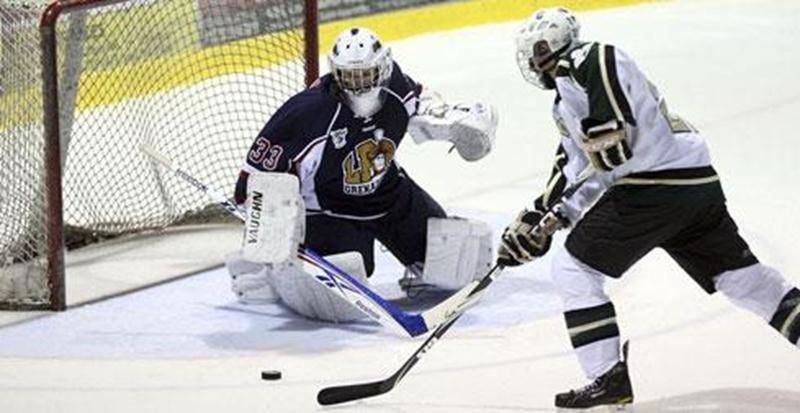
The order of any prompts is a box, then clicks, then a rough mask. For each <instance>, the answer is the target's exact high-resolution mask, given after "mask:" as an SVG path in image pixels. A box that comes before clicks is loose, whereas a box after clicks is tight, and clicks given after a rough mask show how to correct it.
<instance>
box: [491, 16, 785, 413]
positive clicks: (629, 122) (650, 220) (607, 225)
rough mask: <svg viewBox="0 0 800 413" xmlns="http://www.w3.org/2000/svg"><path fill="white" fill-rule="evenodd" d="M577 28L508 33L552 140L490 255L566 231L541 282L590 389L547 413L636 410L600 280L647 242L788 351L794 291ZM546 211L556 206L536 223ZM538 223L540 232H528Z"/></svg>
mask: <svg viewBox="0 0 800 413" xmlns="http://www.w3.org/2000/svg"><path fill="white" fill-rule="evenodd" d="M579 30H580V26H579V23H578V21H577V20H576V19H575V17H574V16H573V15H572V14H571V13H570V12H569V11H568V10H566V9H563V8H557V9H545V10H541V11H538V12H536V13H535V14H533V15H532V16H531V17H530V19H529V20H528V21H526V22H525V23H524V25H523V26H522V27H521V29H520V31H519V33H518V35H517V39H516V42H517V62H518V64H519V68H520V70H521V72H522V75H523V76H524V78H525V79H526V80H528V81H529V82H531V83H533V84H534V85H536V86H538V87H540V88H542V89H546V90H552V91H554V92H555V103H554V105H553V110H552V111H553V117H554V118H555V123H556V125H557V126H558V129H559V130H560V132H561V143H560V145H559V147H558V151H557V156H556V162H555V165H554V168H553V172H552V176H551V178H550V181H549V182H548V184H547V186H546V188H547V189H546V190H545V192H544V193H543V194H542V196H541V197H539V198H538V199H537V200H536V202H535V205H534V206H533V208H532V209H526V210H524V211H522V212H521V213H520V214H519V216H518V217H517V219H516V220H515V221H514V222H512V223H511V224H510V225H509V227H508V228H507V229H506V230H505V232H504V234H503V236H502V241H501V245H500V248H499V251H498V255H499V262H500V263H501V264H504V265H506V266H513V265H520V264H523V263H526V262H528V261H531V260H532V259H534V258H535V257H538V256H542V255H544V254H545V253H547V251H548V249H549V247H550V243H551V236H552V234H553V232H555V231H556V230H558V229H561V228H564V229H570V233H569V235H568V237H567V240H566V245H565V248H564V249H563V250H562V251H560V253H559V254H558V256H556V257H555V258H554V259H553V264H552V265H553V266H552V277H553V280H554V282H555V284H556V285H557V288H558V290H559V291H560V294H561V296H562V298H563V301H564V306H565V314H564V317H565V320H566V325H567V329H568V331H569V335H570V339H571V341H572V345H573V347H574V349H575V352H576V355H577V357H578V360H579V362H580V364H581V366H582V367H583V370H584V372H585V373H586V375H587V377H588V378H589V379H590V380H592V382H591V384H589V385H587V386H585V387H583V388H580V389H577V390H572V391H568V392H565V393H561V394H558V395H556V398H555V404H556V406H558V407H568V408H587V407H592V406H596V405H602V404H625V403H631V402H633V389H632V386H631V383H630V379H629V376H628V366H627V354H626V353H627V345H626V346H623V347H624V348H623V349H621V348H620V338H619V336H620V333H619V329H618V327H617V323H616V320H615V311H614V305H613V303H612V302H611V301H610V299H609V297H608V296H607V295H606V294H605V293H604V291H603V281H604V279H605V278H606V277H612V278H618V277H620V276H622V275H623V274H624V273H625V272H626V271H627V270H628V269H629V268H630V267H631V266H632V265H633V264H634V263H635V262H637V261H638V260H639V259H640V258H642V257H643V256H644V255H646V254H647V253H648V252H650V251H651V250H652V249H654V248H663V249H664V250H665V251H666V252H667V253H668V254H669V255H670V256H671V257H672V258H673V259H674V260H675V261H676V262H677V263H678V264H679V265H680V266H681V268H682V269H683V270H684V271H685V272H686V273H687V274H688V275H689V276H690V277H691V278H692V279H693V280H694V281H695V282H696V283H697V284H698V285H699V286H700V287H701V288H703V289H704V290H705V291H706V292H708V293H709V294H711V293H714V292H717V291H719V292H721V293H722V294H724V295H725V296H726V297H727V298H728V299H729V300H730V301H732V302H733V303H734V304H736V305H738V306H740V307H742V308H745V309H747V310H749V311H750V312H752V313H754V314H756V315H757V316H758V317H760V318H762V319H763V320H764V321H766V322H767V323H769V325H770V326H772V327H773V328H774V329H775V330H777V332H778V333H780V334H782V335H783V336H784V337H785V338H786V339H788V340H789V341H790V342H791V343H792V344H793V345H798V339H799V338H800V290H798V289H797V288H796V287H794V286H792V285H791V284H790V283H788V282H787V281H786V280H785V279H784V277H783V276H782V275H781V274H780V273H779V272H778V271H776V270H775V269H773V268H770V267H768V266H766V265H763V264H761V263H760V262H759V261H758V259H757V258H756V256H755V255H754V254H753V253H752V251H751V250H750V249H749V247H748V245H747V243H746V242H745V241H744V240H743V239H742V237H741V236H740V235H739V233H738V229H737V227H736V224H735V223H734V221H733V219H732V218H731V216H730V215H729V214H728V211H727V209H726V205H725V197H724V195H723V192H722V187H721V186H720V179H719V177H718V175H717V172H716V171H715V170H714V168H713V167H712V165H711V158H710V156H709V151H708V147H707V146H706V144H705V143H704V141H703V139H702V137H701V136H700V135H699V133H698V132H697V130H695V129H694V128H693V127H692V126H691V125H690V124H689V123H688V122H685V121H684V120H682V119H681V118H680V117H678V116H676V115H675V114H673V113H671V112H670V111H669V110H668V108H667V105H666V103H665V100H664V98H663V97H662V96H661V95H660V94H659V92H658V90H657V89H656V88H655V87H654V86H653V85H652V84H651V83H650V82H649V81H648V79H647V78H646V77H645V75H644V73H642V71H641V70H640V69H639V68H638V67H637V66H636V63H635V62H634V61H633V60H632V59H631V58H630V57H629V56H628V55H627V54H625V53H624V52H623V51H621V50H620V49H619V48H617V47H614V46H611V45H608V44H602V43H596V42H583V41H581V40H580V39H579ZM587 166H590V167H592V168H594V169H595V172H594V174H593V175H592V176H591V178H589V179H588V180H587V181H586V183H585V184H584V185H583V186H582V187H581V188H580V189H579V190H578V191H577V192H576V193H575V194H574V195H573V196H571V197H569V199H568V200H566V201H564V202H563V203H561V204H559V203H558V200H559V199H560V198H561V197H560V193H561V192H562V191H563V190H564V188H565V185H567V184H568V183H569V182H571V181H575V180H576V177H577V176H578V175H579V174H581V172H582V171H583V170H584V169H585V168H586V167H587ZM550 208H552V209H553V211H555V212H550V213H547V214H550V215H549V216H544V215H545V214H546V211H547V210H548V209H550ZM539 223H542V224H543V225H541V226H540V228H542V230H540V231H537V232H536V233H532V230H533V228H534V227H535V226H536V225H537V224H539ZM544 224H546V225H544ZM620 353H622V354H620Z"/></svg>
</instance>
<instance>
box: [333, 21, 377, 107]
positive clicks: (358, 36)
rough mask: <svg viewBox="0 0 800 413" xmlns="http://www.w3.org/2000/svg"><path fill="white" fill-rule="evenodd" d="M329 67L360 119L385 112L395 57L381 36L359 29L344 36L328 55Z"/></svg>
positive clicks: (347, 31) (352, 30)
mask: <svg viewBox="0 0 800 413" xmlns="http://www.w3.org/2000/svg"><path fill="white" fill-rule="evenodd" d="M328 64H329V65H330V69H331V73H332V74H333V78H334V79H335V80H336V84H337V85H338V86H339V88H340V89H341V90H342V92H343V93H344V96H345V99H346V101H347V105H348V106H349V107H350V109H351V110H352V111H353V113H355V114H356V116H358V117H369V116H372V115H374V114H375V113H376V112H378V111H379V110H380V109H381V106H383V99H384V98H385V96H384V93H382V89H383V87H385V86H387V85H388V84H389V79H390V78H391V76H392V53H391V50H390V49H389V48H388V47H385V46H384V45H383V44H382V43H381V41H380V39H378V36H376V35H375V34H374V33H372V32H371V31H369V30H367V29H364V28H358V27H356V28H352V29H349V30H346V31H344V32H342V34H340V35H339V37H338V38H337V39H336V43H335V44H334V45H333V49H332V50H331V53H330V54H329V55H328Z"/></svg>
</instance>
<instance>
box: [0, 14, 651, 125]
mask: <svg viewBox="0 0 800 413" xmlns="http://www.w3.org/2000/svg"><path fill="white" fill-rule="evenodd" d="M653 1H659V0H538V1H531V0H472V1H463V2H453V3H440V4H435V5H428V6H422V7H416V8H410V9H403V10H399V11H393V12H387V13H380V14H374V15H369V16H362V17H358V18H353V19H347V20H339V21H334V22H329V23H324V24H322V25H320V28H319V37H320V50H321V51H322V52H323V53H324V52H325V51H327V50H328V49H329V48H330V47H331V46H332V44H333V41H334V39H335V37H336V36H337V35H338V33H340V32H341V31H342V30H345V29H347V28H349V27H353V26H364V27H369V28H370V29H372V30H373V31H375V32H376V33H378V34H379V35H380V36H381V38H382V39H384V40H385V41H387V42H392V41H398V40H402V39H406V38H409V37H412V36H415V35H420V34H425V33H432V32H438V31H446V30H456V29H461V28H465V27H470V26H477V25H484V24H491V23H500V22H508V21H513V20H521V19H524V18H525V17H527V16H528V15H530V14H531V13H532V12H533V11H535V10H536V9H539V8H542V7H555V6H563V7H568V8H570V9H572V10H575V11H585V10H596V9H604V8H613V7H622V6H630V5H635V4H640V3H647V2H653ZM161 4H163V6H162V5H161ZM180 7H185V6H180ZM178 8H179V6H175V5H174V3H170V2H167V3H154V5H153V7H152V8H151V9H145V10H143V11H141V12H140V13H141V15H140V16H137V20H139V21H141V22H142V25H143V26H144V27H142V28H141V29H140V30H137V31H136V32H133V33H132V32H128V33H124V34H117V33H115V32H114V30H110V28H109V30H106V27H104V25H106V23H105V22H104V18H103V16H100V17H99V18H97V19H95V20H93V21H92V23H91V25H90V27H89V33H90V35H89V37H88V38H87V40H86V50H92V48H93V47H94V48H95V50H96V51H98V52H101V53H103V54H105V55H106V56H105V58H106V59H107V60H105V61H104V62H103V63H100V62H92V60H91V59H92V57H91V56H87V57H86V59H87V61H86V62H85V63H86V64H85V65H84V67H87V66H88V67H99V68H100V69H95V70H94V71H84V72H83V73H82V76H81V80H80V86H79V88H78V90H79V93H78V98H77V103H76V112H78V113H80V112H85V111H87V110H90V109H93V108H97V107H101V106H107V105H113V104H115V103H119V102H121V101H124V100H129V99H133V98H138V97H143V96H148V95H152V94H157V93H161V92H166V91H170V90H174V89H176V88H180V87H186V86H190V85H193V84H196V83H199V82H202V81H204V80H208V79H212V78H215V77H219V76H224V75H232V74H239V73H246V72H249V71H252V70H257V69H266V68H270V67H273V66H276V65H280V64H283V63H287V62H289V61H290V60H295V61H299V59H302V50H297V51H296V55H287V54H285V53H284V54H283V55H281V56H278V55H276V54H274V53H272V52H271V50H270V49H272V48H271V47H270V45H273V44H274V45H275V46H276V47H277V46H278V45H280V44H285V43H286V42H287V41H290V40H291V41H294V42H297V38H298V35H299V33H296V32H282V33H277V34H271V35H268V36H262V37H259V38H250V39H243V40H238V41H235V42H231V43H226V44H223V45H219V46H214V47H207V48H201V47H199V46H198V47H196V48H194V49H191V50H180V48H179V47H178V46H177V42H178V40H177V39H170V38H160V39H159V42H160V43H161V44H162V45H163V46H162V48H161V49H160V56H158V57H155V56H136V57H135V59H130V58H128V59H127V60H122V59H114V58H113V57H114V56H115V53H118V52H117V51H116V50H115V48H124V45H125V42H137V41H142V42H152V41H154V37H157V36H158V35H159V33H163V32H165V30H164V29H163V28H161V26H163V25H168V26H170V27H185V32H183V33H181V34H180V36H181V37H182V39H181V41H182V42H183V44H184V45H185V44H186V39H190V40H191V39H198V33H197V29H196V26H195V25H194V22H189V21H181V20H182V19H184V20H185V19H186V17H179V16H192V13H185V10H178ZM182 11H183V12H182ZM112 13H114V11H113V10H112V11H109V14H112ZM165 27H166V26H165ZM92 34H95V36H97V37H96V38H97V39H102V45H100V43H101V42H100V41H95V40H94V39H93V38H92ZM123 35H124V36H126V37H125V38H124V39H123V38H121V36H123ZM265 37H266V39H265ZM265 41H266V43H264V42H265ZM93 42H94V43H95V44H93ZM255 42H259V48H257V49H256V48H253V47H252V46H253V45H254V43H255ZM194 43H195V44H199V41H196V42H194ZM265 46H266V47H265ZM284 47H285V46H284ZM184 48H185V46H184ZM245 51H246V52H245ZM109 56H111V57H110V58H109ZM230 56H238V57H237V60H236V61H235V62H231V58H230ZM108 62H113V63H112V65H113V66H111V65H109V63H108ZM323 72H324V68H323ZM158 73H162V74H163V73H168V74H169V76H154V74H158ZM36 93H40V90H39V89H38V86H34V85H31V87H30V88H29V89H27V90H25V89H23V90H19V91H17V92H15V93H9V94H6V95H5V96H3V98H2V100H0V113H9V111H3V110H2V109H3V108H4V107H5V108H11V107H14V106H15V105H17V104H18V103H19V102H25V101H28V102H30V100H28V98H29V97H30V96H31V95H33V94H36ZM16 117H17V119H5V120H4V122H3V124H4V125H5V126H6V127H9V126H13V125H16V126H19V125H25V124H29V123H31V122H38V121H40V117H41V115H40V110H39V108H29V110H25V111H24V112H23V113H20V112H17V113H16Z"/></svg>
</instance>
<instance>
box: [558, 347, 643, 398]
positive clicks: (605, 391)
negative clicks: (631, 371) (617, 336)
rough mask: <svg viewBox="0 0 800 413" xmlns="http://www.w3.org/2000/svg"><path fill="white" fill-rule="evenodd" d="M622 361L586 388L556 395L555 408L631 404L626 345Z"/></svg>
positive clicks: (631, 390) (631, 396)
mask: <svg viewBox="0 0 800 413" xmlns="http://www.w3.org/2000/svg"><path fill="white" fill-rule="evenodd" d="M622 354H623V359H622V361H620V362H619V363H617V364H616V365H615V366H614V367H612V368H611V370H609V371H608V372H606V373H605V374H603V375H602V376H600V377H598V378H597V379H596V380H595V381H594V382H592V383H591V384H589V385H588V386H585V387H582V388H580V389H577V390H570V391H568V392H566V393H559V394H557V395H556V407H563V408H571V409H587V408H590V407H595V406H602V405H624V404H630V403H633V387H632V386H631V380H630V377H629V376H628V343H627V342H625V344H623V345H622Z"/></svg>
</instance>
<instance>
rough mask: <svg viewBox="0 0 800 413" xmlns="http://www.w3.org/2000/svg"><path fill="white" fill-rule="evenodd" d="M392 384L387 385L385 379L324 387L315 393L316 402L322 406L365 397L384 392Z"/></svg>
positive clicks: (390, 387)
mask: <svg viewBox="0 0 800 413" xmlns="http://www.w3.org/2000/svg"><path fill="white" fill-rule="evenodd" d="M392 387H394V386H387V382H386V381H385V380H382V381H375V382H372V383H362V384H351V385H345V386H334V387H326V388H324V389H322V390H320V391H319V393H317V403H319V404H321V405H323V406H329V405H332V404H339V403H345V402H350V401H353V400H360V399H366V398H367V397H375V396H379V395H381V394H384V393H386V392H388V391H389V390H391V389H392Z"/></svg>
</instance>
